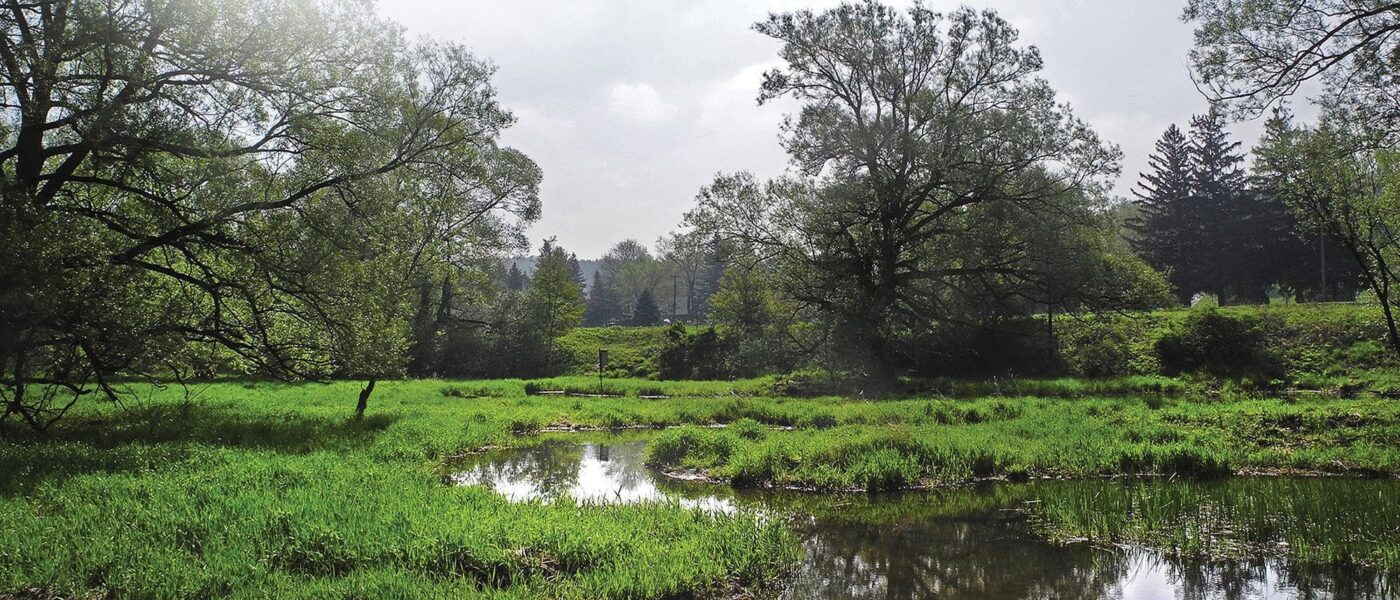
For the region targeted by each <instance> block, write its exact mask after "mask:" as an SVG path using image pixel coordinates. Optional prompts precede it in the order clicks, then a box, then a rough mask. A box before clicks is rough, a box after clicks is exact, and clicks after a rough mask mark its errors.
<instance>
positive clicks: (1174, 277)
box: [1127, 125, 1199, 304]
mask: <svg viewBox="0 0 1400 600" xmlns="http://www.w3.org/2000/svg"><path fill="white" fill-rule="evenodd" d="M1148 165H1149V166H1150V167H1151V172H1150V173H1143V174H1141V177H1142V181H1141V182H1139V183H1138V189H1136V190H1133V194H1134V195H1135V196H1137V201H1136V202H1135V203H1136V204H1137V206H1138V215H1137V216H1135V217H1133V218H1131V219H1129V220H1128V223H1127V225H1128V228H1129V229H1130V230H1131V231H1132V232H1133V233H1134V234H1135V236H1134V238H1133V240H1132V246H1133V250H1134V251H1136V252H1137V253H1138V255H1139V256H1141V257H1142V258H1143V259H1144V260H1146V261H1147V263H1148V264H1150V265H1152V266H1153V267H1154V268H1156V269H1158V270H1160V271H1163V272H1165V273H1167V274H1168V275H1169V280H1170V281H1171V283H1172V287H1173V288H1175V289H1176V290H1177V293H1178V294H1179V295H1180V297H1181V300H1182V303H1183V304H1185V303H1188V302H1190V300H1191V296H1192V295H1193V294H1195V292H1196V291H1197V290H1198V289H1199V288H1198V287H1197V280H1198V279H1199V273H1197V272H1196V270H1195V269H1194V268H1193V266H1192V264H1191V263H1190V262H1189V258H1188V253H1187V250H1188V249H1189V246H1190V245H1192V244H1195V243H1198V241H1199V240H1198V239H1196V238H1195V237H1194V236H1193V235H1192V233H1193V232H1192V231H1191V226H1192V221H1193V215H1192V214H1191V212H1192V200H1193V177H1192V166H1191V144H1190V142H1189V141H1188V140H1187V139H1186V136H1185V135H1184V134H1182V132H1181V129H1179V128H1177V126H1176V125H1172V126H1171V127H1168V128H1167V130H1166V132H1164V133H1163V134H1162V137H1161V139H1159V140H1158V141H1157V151H1156V153H1155V154H1153V155H1152V157H1151V158H1150V159H1149V161H1148Z"/></svg>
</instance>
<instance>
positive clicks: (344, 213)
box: [0, 0, 540, 428]
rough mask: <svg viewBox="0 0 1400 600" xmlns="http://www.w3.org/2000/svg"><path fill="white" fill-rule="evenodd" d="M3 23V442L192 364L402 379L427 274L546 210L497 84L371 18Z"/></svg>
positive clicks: (141, 17)
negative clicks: (127, 383)
mask: <svg viewBox="0 0 1400 600" xmlns="http://www.w3.org/2000/svg"><path fill="white" fill-rule="evenodd" d="M0 20H3V26H4V29H5V31H6V32H7V35H6V36H5V37H4V38H3V41H0V45H3V46H4V54H5V55H7V56H10V57H12V59H11V60H7V61H5V65H4V68H3V69H0V78H3V80H0V84H3V87H4V89H5V90H6V91H5V97H6V98H8V100H7V101H6V103H5V105H4V108H3V111H4V112H5V115H6V116H5V119H4V120H5V122H6V123H7V124H8V125H7V126H6V127H5V128H3V131H0V140H3V141H2V142H0V145H3V149H0V163H3V167H4V168H3V169H2V170H3V173H4V175H3V179H4V182H3V183H4V185H3V186H0V187H3V189H4V192H3V194H0V289H3V293H0V315H3V317H0V339H3V340H4V341H3V342H0V374H3V377H0V379H3V380H4V382H3V386H0V393H3V395H4V396H5V409H4V412H3V413H0V426H3V423H4V422H5V421H7V420H9V419H10V418H19V419H21V420H23V421H24V422H26V423H28V424H29V425H30V426H32V427H36V428H42V427H45V426H46V425H47V424H48V423H50V422H52V421H53V420H54V419H56V418H57V417H59V416H61V415H62V412H63V410H64V409H66V408H67V407H69V406H71V404H68V403H67V399H71V398H76V397H81V396H84V395H87V394H90V393H92V392H99V393H102V394H104V395H106V396H108V397H109V398H116V397H119V396H121V395H122V394H123V391H122V386H121V385H119V381H120V380H128V379H132V378H142V377H152V378H170V377H172V376H173V377H183V376H187V375H188V368H187V367H188V364H189V361H188V359H187V357H189V356H198V357H201V360H205V361H206V362H212V363H214V364H217V365H219V366H220V367H225V368H232V369H236V370H238V371H241V372H245V373H256V374H259V375H269V376H278V377H284V378H304V377H324V376H327V375H330V374H341V375H356V376H366V377H374V376H376V375H391V374H395V373H397V372H399V370H400V369H402V368H403V350H404V349H405V348H406V347H407V342H406V337H407V335H408V334H409V331H408V328H407V327H405V326H404V323H405V322H406V321H407V320H408V319H409V318H411V316H412V311H411V304H412V294H413V293H414V291H416V284H417V282H418V280H419V278H420V277H426V276H431V277H433V278H436V277H437V276H438V275H439V274H440V271H441V270H442V269H444V268H445V265H448V264H450V263H451V262H453V261H455V260H461V259H465V258H466V257H470V256H475V255H478V254H480V253H483V252H488V251H493V250H499V249H501V248H505V247H510V246H512V245H515V244H516V243H517V242H518V241H519V235H518V233H519V229H520V227H521V226H522V225H523V224H526V223H529V222H530V221H533V220H534V219H536V218H537V217H538V214H539V199H538V196H537V194H536V191H537V189H538V184H539V178H540V175H539V169H538V167H536V165H535V164H534V163H533V162H532V161H530V160H529V159H528V158H526V157H525V156H524V155H522V154H520V153H519V152H516V151H514V150H511V149H509V148H504V147H501V146H499V145H498V143H497V139H498V136H499V134H500V132H501V131H502V130H503V129H505V128H506V127H508V126H509V125H510V124H511V123H512V120H513V119H512V117H511V115H510V114H509V113H508V112H507V111H505V110H504V109H503V108H502V107H501V106H500V105H499V104H498V103H497V102H496V100H495V97H494V91H493V89H492V87H491V76H492V73H493V68H492V67H491V66H490V65H489V64H488V63H486V62H483V61H481V60H478V59H477V58H475V57H473V56H472V55H471V54H470V53H469V52H467V51H466V50H465V49H464V48H462V47H460V46H455V45H450V44H436V43H430V42H423V43H411V42H409V41H407V40H406V39H405V37H404V35H403V34H402V32H401V30H400V29H399V28H397V27H395V26H393V25H391V24H389V23H387V22H385V21H383V20H382V19H381V18H379V17H378V16H376V15H375V13H374V9H373V7H372V6H370V5H368V4H364V3H340V2H321V1H314V0H306V1H298V2H293V3H283V4H277V5H275V6H264V5H262V4H257V3H240V2H176V3H129V2H118V3H109V2H96V1H90V0H82V1H73V2H69V1H59V0H40V1H38V2H30V3H26V4H24V5H22V6H21V5H16V6H14V7H13V10H10V11H6V13H5V15H4V16H3V17H0Z"/></svg>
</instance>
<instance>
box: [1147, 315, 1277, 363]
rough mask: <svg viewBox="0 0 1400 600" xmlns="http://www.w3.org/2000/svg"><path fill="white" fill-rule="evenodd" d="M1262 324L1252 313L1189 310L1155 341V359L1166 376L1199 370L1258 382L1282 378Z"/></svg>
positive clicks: (1260, 318)
mask: <svg viewBox="0 0 1400 600" xmlns="http://www.w3.org/2000/svg"><path fill="white" fill-rule="evenodd" d="M1264 325H1265V324H1264V322H1263V318H1262V317H1260V316H1257V315H1254V314H1247V315H1246V314H1226V313H1224V312H1222V311H1220V310H1217V309H1213V308H1211V309H1204V310H1196V311H1192V313H1191V314H1190V316H1188V317H1187V318H1186V321H1185V322H1184V323H1182V324H1181V325H1180V326H1178V327H1174V328H1173V329H1172V330H1171V331H1168V332H1167V333H1166V334H1164V335H1162V337H1161V338H1159V339H1158V340H1157V343H1156V352H1157V358H1158V360H1159V361H1161V363H1162V370H1163V371H1164V372H1165V373H1166V374H1168V375H1179V374H1182V373H1203V374H1207V375H1213V376H1216V377H1247V378H1252V379H1256V380H1262V381H1268V380H1271V379H1275V378H1278V377H1282V376H1283V375H1284V370H1283V367H1282V365H1281V364H1280V362H1279V359H1278V357H1277V355H1276V354H1275V353H1274V352H1273V351H1272V350H1271V349H1270V348H1269V347H1268V344H1267V342H1266V336H1265V327H1264Z"/></svg>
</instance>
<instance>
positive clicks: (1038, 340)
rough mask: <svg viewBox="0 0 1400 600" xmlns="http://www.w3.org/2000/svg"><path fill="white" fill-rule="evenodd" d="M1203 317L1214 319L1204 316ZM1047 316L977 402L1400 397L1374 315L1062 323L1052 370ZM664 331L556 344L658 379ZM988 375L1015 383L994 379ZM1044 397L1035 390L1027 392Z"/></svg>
mask: <svg viewBox="0 0 1400 600" xmlns="http://www.w3.org/2000/svg"><path fill="white" fill-rule="evenodd" d="M1207 315H1209V316H1211V317H1213V318H1204V317H1205V316H1207ZM1039 318H1043V317H1037V318H1033V319H1029V320H1027V321H1025V322H1023V323H1020V324H1019V325H1015V326H1013V328H1014V327H1020V328H1022V329H1023V330H1019V331H1020V333H1021V334H1024V335H1009V336H1005V337H1004V339H1003V338H999V339H998V341H997V343H996V345H995V347H994V348H983V349H981V351H979V352H978V355H977V356H976V357H974V358H973V359H972V361H973V362H974V363H976V364H977V365H979V369H981V372H980V373H978V381H976V382H975V385H977V386H979V387H980V389H982V390H985V391H983V392H981V393H984V394H985V393H998V392H999V391H1000V390H999V389H998V386H1001V387H1005V385H1006V384H1007V383H1020V384H1022V385H1025V384H1026V382H1025V381H1024V376H1026V375H1027V374H1030V373H1039V374H1042V375H1043V374H1051V375H1054V374H1061V375H1064V376H1066V377H1077V378H1085V377H1087V378H1092V380H1103V379H1105V378H1108V379H1109V380H1111V381H1116V382H1119V383H1122V382H1125V381H1127V380H1132V379H1136V380H1138V382H1139V383H1140V384H1141V385H1142V388H1143V389H1141V390H1140V391H1143V392H1151V391H1153V389H1154V388H1158V389H1166V390H1168V391H1170V390H1173V389H1178V388H1183V387H1192V386H1193V385H1199V384H1200V381H1201V380H1202V379H1214V380H1226V381H1230V382H1232V384H1237V383H1238V382H1239V381H1240V380H1247V385H1248V386H1250V387H1254V388H1269V389H1276V390H1281V389H1284V388H1287V387H1299V388H1305V389H1314V390H1325V391H1329V392H1336V393H1340V394H1343V395H1346V394H1355V393H1360V392H1372V393H1376V394H1381V395H1397V394H1400V361H1398V360H1397V359H1396V358H1395V357H1394V355H1393V353H1392V352H1390V351H1389V349H1388V348H1387V342H1386V331H1385V325H1384V321H1383V319H1382V316H1381V311H1380V309H1379V308H1378V307H1375V306H1369V305H1364V304H1344V303H1335V304H1300V305H1288V306H1284V305H1271V306H1236V307H1226V308H1221V309H1201V308H1198V309H1178V310H1158V311H1148V312H1133V313H1121V314H1120V313H1112V314H1104V315H1081V316H1077V317H1076V316H1068V317H1066V316H1061V317H1060V318H1058V319H1056V325H1055V328H1056V331H1057V339H1056V346H1057V348H1058V349H1059V352H1058V353H1057V355H1056V359H1055V360H1054V361H1053V362H1052V363H1046V362H1045V361H1046V360H1047V356H1048V355H1047V352H1046V340H1045V339H1044V338H1043V335H1042V334H1043V332H1044V331H1045V325H1044V324H1043V322H1038V321H1037V319H1039ZM665 331H666V330H665V328H663V327H605V328H579V329H575V330H574V331H572V332H570V333H569V334H568V335H566V336H564V337H563V338H561V339H560V341H559V343H560V346H561V347H562V348H563V349H564V350H565V351H566V353H567V355H568V357H569V360H568V364H567V365H566V370H567V371H569V372H570V373H573V374H579V375H582V374H592V373H596V369H597V357H598V350H599V349H603V348H606V349H608V350H609V352H610V354H611V363H610V371H609V375H610V376H614V377H639V378H654V377H655V376H656V374H657V360H658V358H659V356H660V354H661V351H662V349H663V348H664V347H665V344H666V336H665ZM957 343H960V344H961V343H965V340H964V341H959V342H957ZM931 350H934V351H933V352H932V354H934V355H939V354H943V353H947V354H950V355H959V354H962V353H966V351H967V348H966V347H963V346H958V347H956V348H947V349H942V350H939V349H931ZM987 373H1001V374H1014V375H1017V376H1018V377H1016V378H1009V379H1005V380H1004V381H996V380H992V379H990V378H989V377H987ZM949 375H956V373H949ZM1054 380H1055V379H1054V378H1050V379H1044V380H1042V381H1054ZM1077 381H1085V380H1083V379H1080V380H1077ZM930 383H931V384H932V385H930ZM911 384H912V385H914V386H922V387H923V388H924V391H930V392H932V391H938V392H943V391H944V390H953V391H955V392H957V391H969V390H966V388H967V387H968V385H969V383H968V382H967V381H956V380H948V381H934V382H911ZM1117 387H1119V386H1111V388H1110V390H1107V391H1110V392H1112V390H1113V389H1117ZM1048 391H1050V392H1051V393H1049V394H1048V395H1059V394H1056V393H1053V392H1054V390H1048ZM1045 392H1046V391H1045V390H1039V389H1027V390H1024V391H1023V392H1022V393H1026V394H1045ZM964 395H965V394H964Z"/></svg>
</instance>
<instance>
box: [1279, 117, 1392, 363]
mask: <svg viewBox="0 0 1400 600" xmlns="http://www.w3.org/2000/svg"><path fill="white" fill-rule="evenodd" d="M1352 126H1353V127H1356V124H1352ZM1364 136H1365V133H1363V132H1359V131H1357V129H1349V128H1348V122H1346V121H1339V120H1337V115H1336V114H1325V115H1324V118H1323V122H1322V123H1321V124H1320V125H1318V126H1317V127H1315V128H1312V129H1302V130H1297V131H1295V132H1294V133H1293V134H1291V135H1289V136H1287V137H1286V138H1284V139H1285V140H1286V141H1285V143H1284V144H1281V145H1280V147H1279V148H1277V149H1276V153H1273V154H1271V155H1270V159H1271V168H1272V169H1275V170H1276V173H1277V179H1276V187H1275V191H1276V193H1278V194H1279V195H1280V196H1281V197H1282V198H1283V200H1284V202H1286V203H1287V204H1288V205H1289V206H1290V207H1292V208H1293V210H1294V211H1295V214H1296V215H1297V216H1298V218H1299V219H1300V221H1301V222H1302V224H1303V227H1304V229H1306V230H1316V229H1321V230H1323V231H1325V232H1326V233H1327V235H1329V236H1331V237H1332V238H1334V239H1336V240H1337V241H1338V243H1339V244H1341V245H1342V246H1344V247H1345V248H1346V251H1347V253H1348V254H1349V255H1350V256H1351V258H1352V259H1353V260H1354V261H1355V264H1356V266H1357V268H1358V270H1359V271H1360V273H1361V277H1362V280H1363V281H1365V283H1366V286H1367V287H1368V288H1369V289H1370V290H1371V292H1373V293H1374V294H1375V295H1376V299H1377V301H1378V302H1379V304H1380V306H1381V309H1382V314H1383V315H1384V318H1385V324H1386V329H1387V332H1388V335H1389V341H1390V346H1391V348H1392V349H1394V350H1395V351H1396V352H1400V327H1398V326H1397V317H1396V315H1395V311H1396V307H1397V305H1400V298H1397V297H1396V292H1395V288H1396V286H1397V282H1400V238H1397V237H1396V235H1395V232H1396V231H1397V230H1400V155H1397V154H1396V153H1395V152H1393V151H1386V150H1371V149H1370V148H1372V147H1374V146H1373V144H1374V140H1371V139H1366V138H1365V137H1364Z"/></svg>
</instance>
